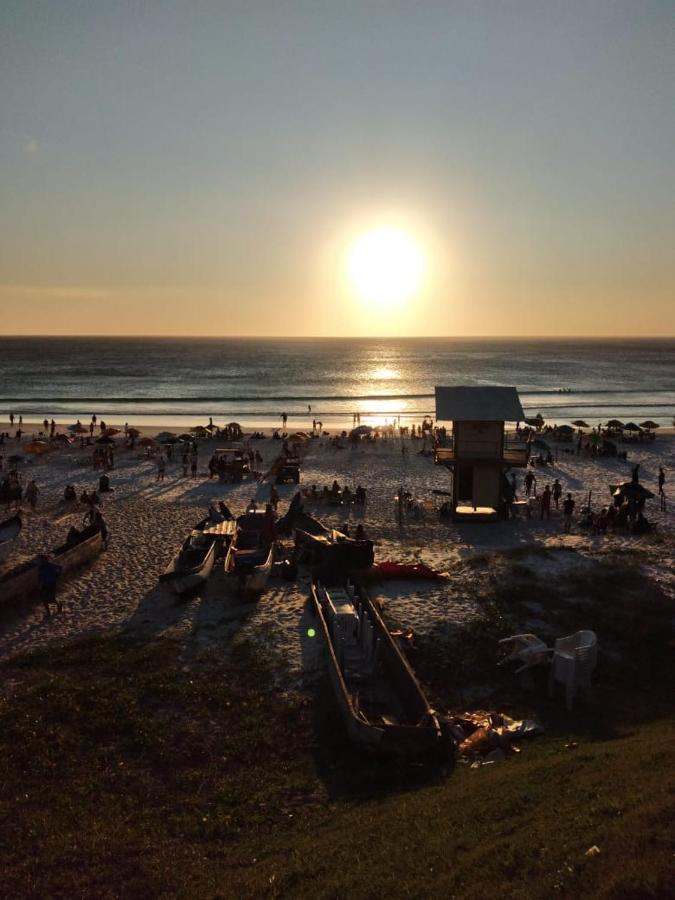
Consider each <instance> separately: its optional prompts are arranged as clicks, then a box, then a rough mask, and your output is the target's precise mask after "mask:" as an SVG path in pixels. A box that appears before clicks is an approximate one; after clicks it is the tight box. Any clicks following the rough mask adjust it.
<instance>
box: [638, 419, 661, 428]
mask: <svg viewBox="0 0 675 900" xmlns="http://www.w3.org/2000/svg"><path fill="white" fill-rule="evenodd" d="M659 427H660V426H659V423H658V422H652V420H651V419H647V421H646V422H640V428H646V429H647V430H648V431H651V429H652V428H659Z"/></svg>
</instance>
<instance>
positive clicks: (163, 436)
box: [157, 431, 178, 443]
mask: <svg viewBox="0 0 675 900" xmlns="http://www.w3.org/2000/svg"><path fill="white" fill-rule="evenodd" d="M169 438H175V439H176V440H178V438H177V437H176V433H175V432H174V431H160V433H159V434H158V435H157V440H158V441H161V442H162V443H165V442H166V441H168V440H169Z"/></svg>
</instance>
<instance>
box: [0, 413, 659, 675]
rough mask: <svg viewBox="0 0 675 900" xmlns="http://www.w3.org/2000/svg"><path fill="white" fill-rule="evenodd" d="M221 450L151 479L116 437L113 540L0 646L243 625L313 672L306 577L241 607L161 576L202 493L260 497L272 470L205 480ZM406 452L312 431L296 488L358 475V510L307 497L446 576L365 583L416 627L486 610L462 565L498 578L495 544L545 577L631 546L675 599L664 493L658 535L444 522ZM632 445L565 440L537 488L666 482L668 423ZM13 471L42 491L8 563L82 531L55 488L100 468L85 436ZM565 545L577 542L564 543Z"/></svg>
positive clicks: (4, 615)
mask: <svg viewBox="0 0 675 900" xmlns="http://www.w3.org/2000/svg"><path fill="white" fill-rule="evenodd" d="M0 429H1V430H9V425H8V423H4V424H3V423H0ZM157 431H158V429H157V427H156V426H152V427H147V428H144V429H142V432H143V434H144V435H152V434H156V433H157ZM119 443H121V442H119ZM221 445H222V440H218V439H215V440H205V441H202V442H200V444H199V469H198V477H197V478H190V477H188V478H185V477H183V475H182V470H181V466H180V460H179V459H176V458H175V457H174V460H173V461H172V462H169V464H168V466H167V474H166V479H165V480H164V481H163V482H161V483H158V482H157V480H156V477H157V476H156V471H157V470H156V464H155V462H154V461H153V460H152V459H149V458H147V457H146V454H145V452H144V450H143V449H142V448H139V447H136V448H135V449H133V450H130V449H127V448H123V447H121V446H120V447H119V448H116V452H115V468H114V470H112V471H110V473H109V475H110V479H111V485H112V487H113V488H114V490H113V492H111V493H109V494H107V495H103V496H102V500H101V508H102V510H103V513H104V515H105V518H106V521H107V523H108V528H109V531H110V545H109V548H108V550H107V551H105V552H104V553H102V554H101V556H100V557H99V558H98V559H97V560H96V561H95V562H94V563H93V564H92V565H90V566H88V567H86V568H84V569H82V570H80V571H78V572H76V573H74V576H73V577H72V578H69V579H68V580H67V581H66V582H65V583H64V584H63V585H62V586H61V589H60V595H61V597H62V599H63V602H64V612H63V613H62V614H61V615H55V616H53V617H52V619H51V620H46V619H45V616H44V611H43V608H42V605H41V604H39V603H37V604H36V603H35V602H32V603H30V604H29V605H25V606H21V607H20V608H10V609H0V657H2V658H7V657H10V656H12V655H14V654H17V653H21V652H24V651H26V650H31V649H34V648H38V647H43V646H45V645H47V644H50V643H52V642H59V641H63V640H66V639H71V638H75V637H79V636H82V635H85V634H89V633H93V632H96V631H100V630H103V629H109V628H120V629H125V630H131V631H132V632H133V631H139V632H144V633H155V634H156V635H158V636H159V635H161V634H177V633H182V634H184V635H185V638H186V646H187V647H192V648H194V649H196V650H198V649H200V648H203V647H204V646H206V645H208V644H209V643H210V642H213V641H218V640H222V639H223V638H224V637H226V636H227V635H228V634H229V633H230V632H232V631H233V630H237V629H238V630H240V631H242V632H243V633H245V634H248V635H250V636H252V637H255V638H256V640H260V641H263V642H268V643H269V644H270V645H271V646H273V647H274V648H275V649H277V650H280V651H281V652H282V653H283V654H284V656H285V657H286V659H287V662H288V667H289V671H290V672H291V675H292V677H293V678H297V679H302V678H304V677H307V676H308V675H310V673H311V671H312V670H313V668H314V667H315V666H316V654H315V652H314V650H315V648H314V645H313V642H312V641H311V640H309V639H308V638H307V636H306V627H305V625H306V615H307V614H306V612H305V601H306V599H307V596H308V581H307V579H306V577H303V576H302V574H301V575H300V577H299V579H298V581H297V582H295V583H290V584H289V583H286V582H283V581H282V580H281V579H280V578H277V577H273V578H272V579H271V581H270V584H269V587H268V590H267V591H266V593H265V594H264V595H263V597H262V598H261V600H260V601H259V602H258V603H255V604H245V605H242V604H241V601H240V600H239V599H238V598H237V595H236V591H235V590H234V587H233V585H232V584H231V583H230V582H229V581H228V580H227V579H226V578H225V577H224V575H223V574H222V572H216V573H215V574H214V576H213V577H212V579H211V581H210V583H209V586H208V589H207V590H206V591H205V592H203V596H198V597H194V598H192V599H191V600H189V601H188V602H185V603H183V602H181V603H176V601H175V598H174V597H173V596H172V595H170V594H169V593H168V592H167V591H166V589H165V588H162V587H161V586H159V585H158V582H157V578H158V575H159V573H160V572H161V571H162V570H163V569H164V567H165V566H166V564H167V562H168V561H169V560H170V559H171V557H172V555H173V554H174V552H175V550H176V548H177V547H178V545H179V544H180V543H181V542H182V540H184V538H185V536H186V535H187V533H188V532H189V530H190V528H191V526H192V525H193V523H194V522H196V521H198V520H199V519H200V518H203V516H204V515H205V512H206V509H207V507H208V504H209V503H210V502H212V501H214V500H220V499H224V500H225V501H226V502H227V504H228V506H229V507H230V508H231V509H232V511H233V512H234V513H235V515H236V514H239V513H241V512H243V511H244V509H245V507H246V505H247V503H248V502H249V501H250V500H251V499H252V498H255V499H257V500H258V501H259V502H260V501H265V500H267V498H268V497H269V491H270V485H269V482H268V481H264V482H262V483H261V482H258V481H257V480H256V479H255V478H253V477H250V478H249V479H247V480H244V481H243V482H241V483H240V484H219V483H218V482H217V481H216V479H212V480H209V478H208V471H207V463H208V460H209V458H210V456H211V453H212V451H213V449H215V447H216V446H221ZM252 446H253V447H254V448H255V449H256V450H258V451H259V452H260V453H261V455H262V457H263V465H262V466H261V468H262V470H263V471H266V470H267V468H268V467H269V465H270V463H271V462H272V461H273V459H274V458H275V457H276V455H277V454H278V452H279V448H280V445H279V442H278V441H274V440H272V439H271V438H270V437H267V438H266V439H264V440H256V441H253V442H252ZM403 448H404V451H405V452H403V451H402V444H401V441H400V440H399V439H398V438H396V439H389V440H386V439H380V440H377V441H375V442H368V443H360V444H358V445H356V446H350V445H347V446H346V448H345V449H335V447H334V446H333V445H332V444H331V442H330V440H329V439H327V438H322V439H314V440H312V441H311V442H309V445H308V449H307V451H306V454H305V456H304V459H303V463H302V470H301V483H300V488H310V487H311V486H312V485H314V484H316V485H317V486H318V488H319V489H320V488H321V487H322V486H323V485H324V484H326V485H330V484H331V483H332V482H333V479H337V480H338V482H339V483H340V484H342V485H344V484H348V485H349V486H350V487H351V488H352V490H353V489H354V488H355V487H356V485H357V484H359V483H360V484H362V485H363V486H364V487H366V489H367V491H368V502H367V505H366V508H365V511H364V512H358V511H357V509H356V507H354V506H352V507H350V508H349V509H344V508H337V509H336V508H334V507H326V508H324V507H322V506H321V505H317V506H312V505H307V506H306V508H307V510H308V512H311V513H312V514H314V515H316V516H317V517H319V518H321V519H322V520H324V521H325V522H326V523H327V524H330V525H332V526H339V525H341V524H342V523H344V522H345V521H347V522H349V523H350V525H351V526H352V527H354V526H355V525H356V523H357V522H358V521H361V522H362V523H363V524H364V526H365V528H366V532H367V534H368V536H369V537H371V538H372V539H373V540H374V541H376V560H379V561H382V560H385V559H389V560H397V561H404V562H418V561H419V562H424V563H426V564H428V565H431V566H434V567H435V568H437V569H440V570H441V571H443V572H447V573H448V578H447V580H445V581H442V582H428V583H424V582H417V583H412V582H405V581H394V582H390V583H387V584H379V585H375V586H374V587H373V593H374V594H375V595H376V596H378V597H379V598H380V599H381V600H383V601H384V602H385V605H386V608H387V609H388V612H389V614H390V615H391V616H392V617H393V618H394V619H395V620H396V621H398V622H401V623H402V624H405V625H407V626H411V627H413V628H414V629H415V631H416V632H417V633H419V634H424V633H428V632H430V631H431V630H433V629H435V628H437V627H439V625H441V626H444V627H446V626H447V627H451V626H452V624H453V623H462V622H466V621H467V620H468V619H470V618H471V617H472V616H477V615H480V577H477V575H476V573H477V567H476V565H474V564H472V567H471V572H470V573H469V571H468V570H467V561H468V560H470V559H472V558H473V560H474V562H475V559H476V558H477V557H480V558H481V559H485V564H484V566H483V570H482V576H481V577H486V578H489V577H498V571H499V560H498V554H499V552H508V551H512V550H519V551H521V552H523V553H524V554H525V557H524V560H525V562H526V564H527V565H528V566H529V567H530V568H531V569H532V571H534V572H536V573H537V574H538V575H539V576H541V577H546V576H547V575H550V576H551V577H561V576H563V575H564V573H565V571H566V570H567V569H569V567H570V566H572V567H577V568H578V567H579V566H581V565H583V564H584V561H588V560H592V559H593V558H597V557H601V556H603V555H605V554H608V553H616V552H617V551H618V552H622V551H627V550H630V551H631V552H635V551H638V554H639V560H640V564H642V565H644V566H645V567H647V569H648V570H649V573H650V575H651V577H653V578H654V579H656V580H658V581H659V582H660V583H661V585H662V586H663V588H664V590H666V591H667V592H668V594H669V595H670V596H675V574H674V573H675V544H674V542H673V532H674V528H673V526H674V524H675V522H674V517H675V513H674V509H675V506H674V505H673V504H672V503H668V504H667V509H666V510H665V511H661V510H659V504H658V500H654V501H651V502H650V503H649V504H648V507H647V515H648V518H649V519H650V520H651V521H653V522H654V523H655V524H656V526H657V530H656V534H654V535H648V536H642V537H636V536H634V535H632V534H630V533H617V534H612V533H609V534H606V535H592V534H589V533H581V532H579V530H578V529H576V528H575V529H573V533H572V534H570V535H565V534H564V533H563V528H562V514H561V513H560V512H558V511H556V510H553V512H552V515H551V519H550V520H549V521H541V520H540V519H539V518H538V517H535V518H532V519H527V518H523V519H517V520H512V521H507V522H499V523H494V524H492V523H491V524H478V523H476V524H473V523H469V524H464V523H461V524H457V523H451V522H450V523H447V522H444V521H441V520H440V518H439V515H438V505H439V502H440V500H439V497H438V496H437V495H434V493H433V491H434V490H447V488H448V486H449V483H450V476H449V474H448V473H447V471H446V470H445V469H444V468H442V467H440V466H435V465H434V462H433V458H432V457H430V456H425V455H422V454H420V453H419V452H418V451H419V449H420V442H418V441H411V440H409V439H408V438H404V439H403ZM626 449H627V450H628V460H627V461H623V460H620V459H611V458H593V457H591V456H588V455H586V454H582V455H581V456H577V455H575V454H571V453H570V454H568V453H565V452H564V447H563V445H560V446H559V447H557V448H556V453H555V455H556V461H555V464H554V466H553V467H550V468H548V469H546V470H545V471H540V470H538V471H537V479H538V485H539V489H540V490H541V489H543V486H544V484H545V483H552V482H553V480H554V479H555V478H558V479H559V480H560V482H561V484H562V487H563V491H565V492H566V491H571V492H572V493H573V495H574V496H575V498H576V500H577V508H578V507H579V506H580V505H581V504H582V503H583V502H584V501H585V500H586V498H587V496H588V492H589V491H591V492H592V503H593V506H594V507H595V508H599V507H600V506H601V505H607V503H608V502H609V499H610V497H609V490H608V485H609V484H610V483H613V482H619V481H624V480H627V479H629V478H630V473H631V468H632V466H634V465H635V464H636V463H638V462H639V463H640V480H641V482H642V483H643V484H644V485H645V486H647V487H648V488H650V489H651V490H653V491H654V493H657V475H658V468H659V466H662V467H663V468H664V469H665V472H666V477H667V479H668V480H669V479H670V473H672V472H673V470H674V468H675V436H674V435H673V433H672V430H666V429H661V430H660V432H659V435H658V437H657V439H656V440H655V441H652V442H645V443H635V444H627V445H626ZM13 452H15V444H14V442H13V441H10V442H9V444H5V446H4V447H3V455H4V456H5V458H7V457H8V456H9V455H11V454H12V453H13ZM20 472H21V475H22V478H23V481H24V485H25V484H26V483H27V482H28V481H29V480H30V479H34V480H35V482H36V483H37V485H38V488H39V491H40V495H39V500H38V504H37V509H36V510H35V511H31V510H30V509H29V508H28V506H27V504H26V503H25V501H24V506H23V511H22V515H23V519H24V527H23V530H22V532H21V535H20V537H19V539H18V540H17V541H16V546H15V547H14V548H13V550H12V552H11V555H10V557H9V558H8V560H7V561H6V565H11V564H13V563H16V562H18V561H20V560H22V559H24V558H27V557H30V556H32V555H34V554H36V553H38V552H42V551H45V550H48V549H50V548H51V547H54V546H56V545H57V544H58V543H60V542H61V541H62V540H63V539H64V538H65V535H66V533H67V531H68V529H69V528H70V527H71V526H72V525H75V526H79V525H80V524H81V522H82V521H83V518H84V515H85V512H86V510H85V508H83V507H81V506H80V505H79V504H78V506H77V507H76V508H75V509H72V510H65V509H64V507H63V503H62V499H61V498H62V495H63V489H64V487H65V485H66V484H72V485H74V487H75V489H76V491H77V493H78V495H79V494H80V493H81V492H82V490H84V489H87V490H91V489H92V488H94V487H95V486H96V485H97V483H98V476H99V474H100V473H99V472H97V471H94V469H93V467H92V463H91V448H84V449H82V448H80V446H79V444H77V445H72V446H71V447H67V448H60V449H54V450H53V451H51V452H49V453H48V454H45V455H44V456H41V457H30V456H26V462H24V463H23V464H22V465H21V466H20ZM668 480H667V481H666V494H668V488H669V484H668ZM522 484H523V470H518V486H519V492H520V493H521V494H522V490H523V488H522ZM399 485H402V486H403V487H404V489H405V490H407V491H409V492H410V493H411V494H412V496H413V497H414V498H415V499H416V500H417V501H419V506H420V507H421V510H420V512H419V513H418V514H417V515H415V516H413V515H408V516H407V518H406V520H405V522H404V524H403V527H402V528H399V525H398V522H397V518H396V512H395V504H394V497H395V495H396V493H397V491H398V488H399ZM278 490H279V494H280V496H281V502H280V504H279V512H280V513H283V512H284V511H285V510H286V508H287V505H288V502H289V501H290V499H291V497H292V495H293V494H294V493H295V490H296V487H295V485H285V486H280V487H279V488H278ZM440 499H442V498H440ZM542 548H546V549H548V550H550V551H551V553H549V554H546V555H542V554H541V553H539V552H538V551H540V550H541V549H542ZM569 549H573V550H574V551H576V552H575V553H574V554H569V553H563V552H562V551H563V550H569ZM558 551H560V552H558ZM495 554H496V555H495ZM528 554H529V555H528ZM478 571H479V572H480V567H478ZM542 600H545V598H542ZM536 624H537V623H536V611H535V612H534V613H533V622H532V623H531V627H532V630H536Z"/></svg>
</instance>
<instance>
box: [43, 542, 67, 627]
mask: <svg viewBox="0 0 675 900" xmlns="http://www.w3.org/2000/svg"><path fill="white" fill-rule="evenodd" d="M60 574H61V566H57V565H56V563H55V562H52V560H51V559H50V558H49V556H48V555H47V554H43V555H42V557H41V558H40V563H39V565H38V584H39V585H40V591H41V593H42V603H43V605H44V608H45V618H46V619H51V617H52V613H51V609H50V603H55V604H56V611H57V612H63V603H62V602H61V601H59V600H57V597H56V589H57V585H58V580H59V575H60Z"/></svg>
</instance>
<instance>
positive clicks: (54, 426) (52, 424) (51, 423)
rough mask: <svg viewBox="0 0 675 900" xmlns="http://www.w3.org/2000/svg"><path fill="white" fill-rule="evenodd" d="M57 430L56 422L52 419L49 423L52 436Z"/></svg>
mask: <svg viewBox="0 0 675 900" xmlns="http://www.w3.org/2000/svg"><path fill="white" fill-rule="evenodd" d="M55 431H56V422H55V421H54V420H53V419H52V420H51V422H50V423H49V434H50V436H51V437H54V432H55Z"/></svg>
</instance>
